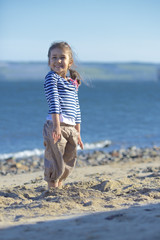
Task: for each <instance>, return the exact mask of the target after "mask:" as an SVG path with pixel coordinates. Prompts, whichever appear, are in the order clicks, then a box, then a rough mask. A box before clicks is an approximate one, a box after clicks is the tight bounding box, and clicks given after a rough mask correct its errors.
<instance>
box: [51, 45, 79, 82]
mask: <svg viewBox="0 0 160 240" xmlns="http://www.w3.org/2000/svg"><path fill="white" fill-rule="evenodd" d="M55 48H59V49H66V50H67V51H68V54H69V58H70V61H72V62H73V64H74V59H73V52H72V49H71V47H70V46H69V44H68V43H67V42H54V43H52V44H51V46H50V48H49V50H48V59H49V58H50V55H51V51H52V50H53V49H55ZM68 70H69V74H70V77H71V78H72V79H74V80H75V79H76V80H77V82H78V84H79V85H80V84H81V76H80V74H79V73H78V72H77V71H76V70H74V69H72V68H69V69H68Z"/></svg>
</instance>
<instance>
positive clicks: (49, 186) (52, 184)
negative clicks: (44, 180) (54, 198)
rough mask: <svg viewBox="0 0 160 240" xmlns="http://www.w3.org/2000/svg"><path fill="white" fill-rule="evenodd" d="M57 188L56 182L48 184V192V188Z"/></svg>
mask: <svg viewBox="0 0 160 240" xmlns="http://www.w3.org/2000/svg"><path fill="white" fill-rule="evenodd" d="M58 186H59V185H58V182H48V190H49V189H50V188H57V187H58Z"/></svg>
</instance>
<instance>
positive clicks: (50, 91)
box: [44, 72, 61, 114]
mask: <svg viewBox="0 0 160 240" xmlns="http://www.w3.org/2000/svg"><path fill="white" fill-rule="evenodd" d="M44 89H45V95H46V99H47V102H48V105H49V114H53V113H57V114H60V113H61V108H60V102H59V93H58V88H57V78H56V77H55V76H54V74H53V73H51V72H50V73H48V74H47V76H46V78H45V84H44Z"/></svg>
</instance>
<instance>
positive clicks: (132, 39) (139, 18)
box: [0, 0, 160, 63]
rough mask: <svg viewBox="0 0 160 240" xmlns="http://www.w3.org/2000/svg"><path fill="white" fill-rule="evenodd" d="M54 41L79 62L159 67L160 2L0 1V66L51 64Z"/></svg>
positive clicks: (153, 0)
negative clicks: (63, 43) (10, 63)
mask: <svg viewBox="0 0 160 240" xmlns="http://www.w3.org/2000/svg"><path fill="white" fill-rule="evenodd" d="M55 41H67V42H68V43H69V45H70V46H71V47H72V49H73V51H74V53H75V56H76V58H77V59H78V61H83V62H88V61H89V62H153V63H160V0H78V1H77V0H27V1H26V0H0V61H47V52H48V48H49V46H50V45H51V43H52V42H55Z"/></svg>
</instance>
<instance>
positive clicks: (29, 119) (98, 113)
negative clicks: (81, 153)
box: [0, 80, 160, 159]
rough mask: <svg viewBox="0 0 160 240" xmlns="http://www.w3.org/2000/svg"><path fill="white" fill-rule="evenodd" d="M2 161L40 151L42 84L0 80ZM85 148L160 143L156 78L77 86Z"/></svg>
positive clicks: (159, 98)
mask: <svg viewBox="0 0 160 240" xmlns="http://www.w3.org/2000/svg"><path fill="white" fill-rule="evenodd" d="M0 92H1V94H0V159H3V158H5V157H8V156H10V155H13V154H15V153H16V154H18V155H19V156H24V155H27V154H28V155H30V154H31V155H32V154H41V153H43V138H42V128H43V124H44V122H45V118H46V116H47V111H48V106H47V103H46V99H45V95H44V90H43V82H42V81H40V82H38V81H28V82H27V81H22V82H20V81H18V82H4V81H0ZM79 99H80V106H81V112H82V126H81V129H82V130H81V133H82V134H81V135H82V140H83V142H84V144H85V149H86V150H87V149H92V150H94V149H96V148H103V147H104V145H106V144H107V143H111V144H110V146H109V147H108V148H107V150H108V151H109V150H111V149H117V148H127V147H130V146H133V145H134V146H137V147H150V146H153V145H160V82H149V81H146V82H142V81H139V82H123V81H122V82H118V81H117V82H116V81H114V82H109V81H98V80H97V81H94V82H92V83H90V84H89V86H87V85H85V84H82V85H81V87H80V88H79Z"/></svg>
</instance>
